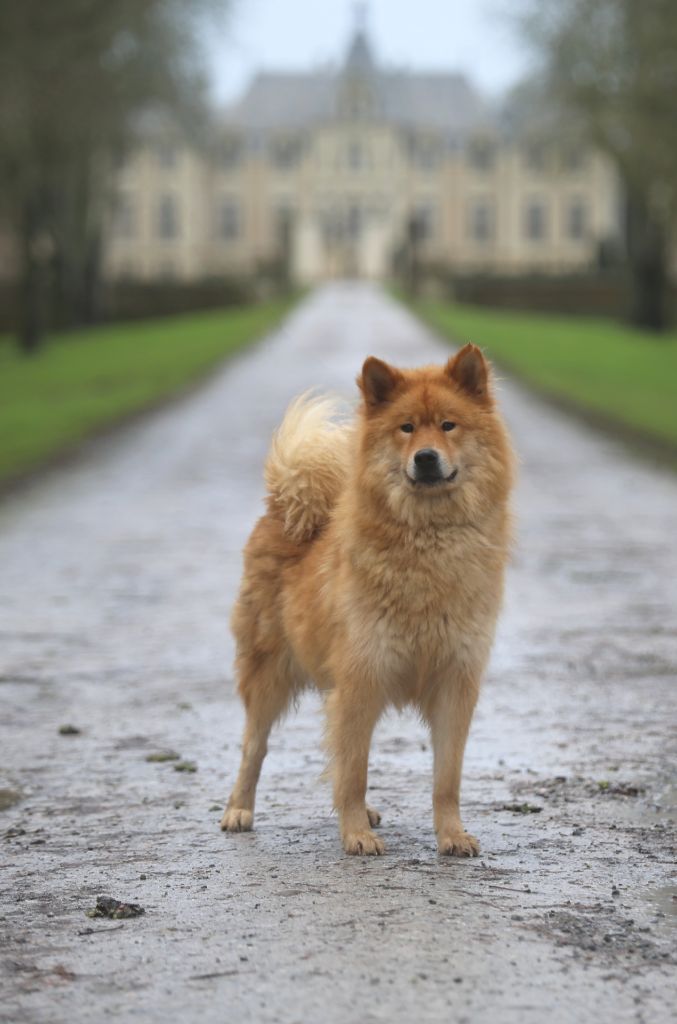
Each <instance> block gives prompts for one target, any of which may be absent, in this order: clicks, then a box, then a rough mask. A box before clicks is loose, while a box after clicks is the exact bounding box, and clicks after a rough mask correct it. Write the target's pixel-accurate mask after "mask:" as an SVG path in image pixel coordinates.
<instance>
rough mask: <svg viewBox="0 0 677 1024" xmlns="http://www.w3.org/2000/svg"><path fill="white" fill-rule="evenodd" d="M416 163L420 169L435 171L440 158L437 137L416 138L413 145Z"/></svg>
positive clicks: (439, 146) (440, 153)
mask: <svg viewBox="0 0 677 1024" xmlns="http://www.w3.org/2000/svg"><path fill="white" fill-rule="evenodd" d="M413 151H414V153H413V155H414V160H415V162H416V165H417V166H418V167H420V169H421V170H422V171H435V170H437V168H438V167H439V165H440V163H441V160H442V147H441V145H440V143H439V141H438V140H437V139H425V138H424V139H417V140H416V142H415V144H414V146H413Z"/></svg>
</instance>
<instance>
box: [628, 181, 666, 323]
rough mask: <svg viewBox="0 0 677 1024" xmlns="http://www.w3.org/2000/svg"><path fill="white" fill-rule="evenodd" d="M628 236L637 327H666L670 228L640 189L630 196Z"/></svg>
mask: <svg viewBox="0 0 677 1024" xmlns="http://www.w3.org/2000/svg"><path fill="white" fill-rule="evenodd" d="M627 236H628V257H629V261H630V269H631V273H632V285H633V288H632V306H631V310H630V319H631V321H632V323H634V324H635V325H636V326H637V327H643V328H645V329H647V330H650V331H664V330H665V328H666V327H667V326H668V323H669V319H670V315H669V314H670V310H669V308H668V307H669V297H670V288H669V285H670V281H669V274H668V251H669V247H668V238H667V232H666V230H665V227H664V226H663V225H662V224H660V223H659V222H658V221H657V219H656V218H655V216H652V214H651V211H650V209H649V204H648V202H647V200H646V197H645V196H642V195H638V194H637V193H630V194H629V196H628V205H627Z"/></svg>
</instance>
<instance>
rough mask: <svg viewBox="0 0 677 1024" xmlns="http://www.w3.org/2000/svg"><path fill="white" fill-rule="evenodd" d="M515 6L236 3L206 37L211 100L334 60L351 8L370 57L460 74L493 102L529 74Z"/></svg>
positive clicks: (420, 1)
mask: <svg viewBox="0 0 677 1024" xmlns="http://www.w3.org/2000/svg"><path fill="white" fill-rule="evenodd" d="M518 5H519V0H512V2H511V0H465V2H464V0H370V2H369V3H367V4H361V5H360V4H355V3H354V2H353V0H235V3H234V11H233V14H232V15H231V17H230V19H229V23H228V25H227V27H226V29H225V31H223V32H212V33H211V35H210V40H209V56H210V66H211V73H212V79H213V82H214V93H215V96H216V98H217V99H218V100H219V101H227V100H230V99H232V98H234V97H235V96H237V95H238V93H240V92H241V91H242V90H243V89H244V88H245V86H246V85H247V83H248V81H249V80H250V78H251V77H252V75H253V74H254V73H255V72H256V71H257V70H259V69H266V70H270V69H279V70H305V69H308V68H311V67H316V66H317V65H322V64H327V63H331V62H334V63H336V62H337V61H339V60H341V59H342V57H343V55H344V53H345V49H346V46H347V43H348V40H349V39H350V36H351V35H352V32H353V28H354V25H355V20H356V8H359V7H362V8H366V14H365V17H366V23H367V27H368V31H369V36H370V38H371V40H372V44H373V47H374V50H375V53H376V55H377V56H378V58H379V59H380V60H381V61H384V62H385V63H387V64H395V65H398V66H405V67H410V68H419V69H428V70H456V71H463V72H465V73H466V74H467V75H468V76H469V77H470V78H471V79H472V80H473V81H474V82H475V83H476V84H477V85H478V86H479V87H480V88H481V89H483V90H484V91H485V92H488V93H490V94H499V93H501V92H503V91H504V90H505V89H506V88H508V87H509V86H510V85H512V84H513V83H514V82H515V81H517V80H518V79H519V78H520V77H521V76H522V75H524V74H525V73H526V72H527V71H528V67H529V60H528V57H527V54H526V52H525V50H524V48H523V47H522V46H521V45H520V44H519V42H518V40H517V38H516V32H515V30H514V28H513V27H512V26H511V19H510V12H511V11H512V12H514V11H515V9H516V7H517V6H518Z"/></svg>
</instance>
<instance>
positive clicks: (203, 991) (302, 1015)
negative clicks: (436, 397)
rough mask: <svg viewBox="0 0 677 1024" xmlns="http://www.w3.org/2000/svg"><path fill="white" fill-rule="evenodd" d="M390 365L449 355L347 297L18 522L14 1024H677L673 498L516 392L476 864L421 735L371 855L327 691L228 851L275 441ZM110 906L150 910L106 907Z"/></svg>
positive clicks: (7, 769)
mask: <svg viewBox="0 0 677 1024" xmlns="http://www.w3.org/2000/svg"><path fill="white" fill-rule="evenodd" d="M464 340H465V339H464ZM367 353H374V354H377V355H381V356H384V357H386V358H390V359H392V360H393V361H395V362H397V361H401V362H402V363H405V364H409V365H412V364H416V363H419V362H422V361H426V360H432V359H438V358H440V357H441V356H442V355H443V348H442V346H441V345H440V344H439V343H438V342H437V341H435V340H434V339H433V338H432V337H431V336H430V334H428V333H427V331H426V330H425V329H424V328H422V327H421V326H420V325H418V324H417V323H415V322H414V321H413V320H412V319H411V318H410V316H409V315H408V314H407V313H406V312H404V311H403V310H402V309H401V308H400V307H399V306H397V305H395V304H394V303H393V302H392V301H391V300H390V299H388V298H387V297H386V296H384V295H383V294H382V293H380V292H378V291H376V290H375V289H372V288H371V287H368V286H363V285H349V284H338V285H333V286H331V287H327V288H325V289H323V290H321V291H319V292H317V293H315V294H314V295H312V296H311V297H310V298H309V299H307V300H306V301H305V302H304V304H303V305H302V306H301V307H300V308H299V309H298V310H297V311H296V312H295V313H294V314H293V315H292V316H291V318H290V319H289V320H288V321H287V323H286V324H285V325H284V327H283V328H282V329H281V330H279V331H278V332H277V333H276V334H275V335H274V336H271V337H270V338H268V339H266V340H265V341H264V342H263V343H261V344H260V345H258V346H257V347H255V348H254V349H252V350H251V351H250V352H249V353H247V354H245V355H244V356H241V357H240V358H238V359H237V360H236V361H234V362H232V363H231V364H230V365H229V366H227V367H225V368H224V369H223V370H222V371H220V372H219V373H218V374H217V375H216V376H215V377H214V378H213V379H212V380H211V381H210V382H209V383H208V384H207V385H206V386H205V387H204V388H203V389H202V390H201V391H200V392H199V393H197V394H193V395H192V396H190V397H189V398H187V399H185V400H184V401H181V402H179V403H177V404H176V405H175V406H173V407H171V408H169V409H166V410H164V411H162V412H160V413H157V414H155V415H153V416H152V417H151V418H149V419H147V420H146V421H145V422H143V423H141V424H136V425H134V426H133V427H130V428H129V429H127V430H125V431H122V432H120V433H118V434H117V435H116V436H115V437H114V438H112V439H110V440H108V441H107V442H105V443H102V442H100V443H98V444H96V445H94V446H92V449H91V451H90V452H89V453H85V455H84V457H83V458H82V459H81V460H79V461H78V463H77V464H76V465H73V466H71V467H70V468H68V469H62V470H61V471H59V472H58V473H54V474H52V475H50V476H49V477H48V478H45V479H43V480H42V481H41V482H39V483H37V484H35V485H34V486H33V487H31V488H30V490H27V491H25V492H24V493H22V494H20V495H16V496H15V497H13V498H12V499H11V500H7V501H5V502H4V504H3V505H2V506H0V790H1V792H0V807H3V808H4V809H3V810H2V811H0V986H1V989H2V998H1V1000H0V1019H1V1020H3V1021H13V1022H14V1021H16V1022H19V1021H20V1022H33V1021H35V1022H38V1021H40V1022H42V1021H55V1022H56V1021H73V1022H80V1021H91V1020H101V1019H106V1020H107V1019H111V1020H121V1021H127V1020H143V1021H152V1022H155V1021H158V1022H159V1021H167V1020H171V1021H182V1022H192V1021H201V1022H202V1021H204V1022H211V1021H214V1022H216V1021H219V1022H220V1021H223V1020H236V1021H256V1022H259V1021H260V1022H267V1021H284V1022H296V1021H298V1022H307V1021H310V1020H322V1021H329V1022H333V1021H347V1020H356V1019H358V1020H363V1021H380V1020H383V1021H391V1022H392V1021H407V1022H408V1021H410V1020H412V1019H413V1020H416V1021H419V1022H420V1021H458V1022H459V1024H460V1022H464V1021H468V1022H469V1021H474V1022H487V1024H489V1022H497V1021H498V1022H508V1024H510V1022H518V1021H519V1022H524V1021H526V1022H529V1024H532V1022H533V1024H540V1022H542V1021H544V1020H546V1019H547V1020H548V1021H549V1024H557V1022H560V1021H562V1022H563V1021H566V1022H570V1021H576V1022H586V1021H591V1022H592V1021H596V1022H599V1021H601V1022H606V1021H611V1020H613V1021H646V1022H649V1021H651V1022H653V1024H655V1022H659V1024H660V1022H663V1021H665V1022H667V1021H668V1020H670V1019H672V1018H671V1015H672V1013H673V1011H674V1006H675V1004H676V1002H677V988H676V986H675V981H674V978H675V974H676V973H677V972H675V967H674V964H675V945H674V943H675V931H674V914H675V908H676V902H675V893H676V892H677V890H676V889H675V887H674V886H675V877H674V863H675V856H674V832H673V823H674V810H675V777H674V773H673V774H672V775H671V773H670V769H671V765H672V766H673V767H674V763H675V761H674V755H675V748H674V723H675V720H676V718H675V713H676V711H677V707H676V704H677V701H676V694H675V677H676V675H677V620H676V618H675V607H676V605H677V601H676V598H677V554H676V551H675V543H674V540H675V521H676V519H677V480H676V479H675V478H674V477H671V476H669V475H667V474H664V473H662V472H661V471H659V470H657V469H653V468H652V467H649V466H645V465H642V464H639V463H638V462H636V461H634V460H633V459H631V458H630V457H629V456H628V455H626V453H625V452H624V451H623V450H622V449H621V448H620V446H618V445H616V444H615V443H614V442H611V441H609V440H607V439H605V438H602V437H600V436H597V435H594V434H592V433H591V432H589V430H588V429H587V428H585V427H583V426H580V425H578V424H576V423H574V422H573V421H571V420H569V419H567V418H565V417H564V416H563V415H562V414H560V413H557V412H554V411H552V410H551V409H549V408H548V407H547V406H545V405H543V404H541V403H540V402H539V401H538V400H536V399H534V398H533V397H531V396H528V395H526V394H525V393H524V392H522V391H521V390H520V389H519V388H518V387H516V386H515V385H513V384H509V383H508V382H504V383H503V385H502V387H501V393H502V401H503V403H504V407H505V410H506V413H507V416H508V419H509V421H510V424H511V426H512V429H513V431H514V435H515V439H516V443H517V447H518V449H519V451H520V454H521V457H522V463H523V466H522V474H521V483H520V488H519V494H518V513H519V520H520V544H519V549H518V552H517V554H516V557H515V564H514V566H513V568H512V570H511V574H510V582H509V593H508V599H507V604H506V609H505V614H504V616H503V619H502V622H501V628H500V636H499V640H498V643H497V646H496V650H495V656H494V658H493V661H492V665H491V670H490V672H489V675H488V678H487V680H486V684H485V688H484V693H483V697H482V700H481V703H480V708H479V711H478V714H477V716H476V719H475V723H474V726H473V730H472V733H471V739H470V743H469V748H468V753H467V757H466V775H465V787H464V796H465V822H466V825H467V827H468V828H469V829H470V830H471V831H472V832H474V833H475V834H476V835H478V836H479V837H480V839H481V842H482V850H483V853H482V856H481V857H480V858H479V859H478V860H475V861H467V862H464V861H457V860H440V859H438V857H437V855H436V853H435V845H434V841H433V835H432V827H431V820H430V819H431V815H430V813H429V811H428V810H427V808H428V805H429V802H430V774H431V772H430V760H431V755H430V751H429V749H428V742H427V737H426V734H425V731H424V730H423V728H422V727H421V726H420V725H419V724H418V723H417V722H416V721H415V720H413V719H412V718H410V717H408V716H407V715H405V716H402V717H397V716H394V717H392V718H389V719H388V720H387V721H386V722H385V723H384V724H383V725H382V727H380V728H379V730H378V732H377V736H376V741H375V745H374V751H373V768H372V772H371V776H370V782H371V787H370V798H371V801H372V802H373V803H374V804H376V805H377V806H378V807H379V808H380V810H381V811H382V812H383V818H384V824H383V833H384V838H385V840H386V843H387V847H388V852H387V855H386V856H385V857H383V858H380V859H378V860H375V861H374V860H369V861H361V860H359V859H350V858H346V857H344V856H343V855H342V853H341V849H340V845H339V842H338V836H337V827H336V822H335V819H334V817H333V816H332V814H331V811H330V795H329V791H328V787H327V785H326V783H324V782H322V781H321V780H320V777H319V776H320V773H321V769H322V755H321V750H320V743H319V740H320V731H321V718H320V714H319V707H318V703H317V700H316V699H315V698H313V697H309V698H308V699H306V700H304V703H303V705H302V707H301V710H300V712H299V714H298V715H297V716H296V717H292V718H290V719H289V720H288V721H287V722H286V723H285V724H284V726H283V727H282V728H281V729H279V730H278V731H277V732H275V733H274V735H273V739H272V743H271V751H270V755H269V758H268V760H267V763H266V765H265V768H264V775H263V779H262V783H261V787H260V790H259V794H260V795H259V803H258V815H257V825H258V828H257V831H256V832H255V833H253V834H250V835H236V836H233V835H223V834H221V833H220V832H219V830H218V821H219V812H220V810H221V805H222V801H223V799H224V797H225V796H226V794H227V791H228V788H229V784H230V782H231V780H232V777H233V773H234V771H235V769H236V767H237V761H238V743H239V737H240V729H241V724H242V715H241V711H240V707H239V704H238V702H237V699H236V698H235V697H234V692H233V684H232V678H231V669H230V665H231V658H232V645H231V640H230V638H229V635H228V632H227V628H226V624H227V618H228V612H229V606H230V604H231V601H232V599H233V596H234V592H235V588H236V586H237V581H238V575H239V569H240V550H241V547H242V544H243V542H244V540H245V538H246V535H247V533H248V531H249V529H250V527H251V525H252V523H253V521H254V518H255V516H256V515H257V513H258V510H259V508H260V500H261V482H260V480H261V464H262V460H263V457H264V453H265V449H266V446H267V442H268V438H269V435H270V432H271V430H272V429H273V427H274V426H275V424H276V423H277V422H278V420H279V418H280V415H281V413H282V411H283V409H284V407H285V404H286V403H287V401H288V400H289V399H290V398H291V397H292V395H294V394H295V393H297V392H298V391H300V390H303V389H304V388H306V387H309V386H320V387H331V388H333V389H335V390H341V391H345V392H346V393H351V392H352V381H353V379H354V377H355V374H356V373H357V371H358V368H359V366H360V364H361V361H362V359H363V357H364V356H365V355H366V354H367ZM64 725H72V726H73V727H75V728H77V729H78V730H80V731H79V733H77V734H74V735H62V734H61V733H60V732H59V729H60V727H61V726H64ZM671 737H672V738H671ZM671 744H672V746H671ZM161 752H175V753H176V754H178V755H180V757H181V762H178V764H177V762H176V761H174V760H148V758H149V756H150V755H154V754H158V753H161ZM185 762H189V765H188V766H189V767H191V763H192V764H193V766H194V767H196V769H197V770H196V771H190V770H188V771H176V770H175V769H176V768H177V766H181V764H183V765H184V767H185ZM17 797H18V798H19V799H18V801H17V802H13V801H14V800H16V798H17ZM536 808H538V810H536ZM525 812H528V813H525ZM99 894H107V895H112V896H115V897H117V898H119V899H124V900H131V901H134V902H136V903H140V904H142V905H143V906H144V907H145V909H146V913H145V914H144V916H142V917H139V918H136V919H134V920H125V921H107V920H100V919H94V920H92V919H89V918H87V917H86V916H85V911H86V910H87V909H88V908H90V907H92V906H94V904H95V902H96V897H97V895H99Z"/></svg>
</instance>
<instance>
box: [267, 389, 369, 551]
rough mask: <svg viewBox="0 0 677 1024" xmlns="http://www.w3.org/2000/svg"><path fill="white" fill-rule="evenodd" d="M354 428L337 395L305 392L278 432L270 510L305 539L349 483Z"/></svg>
mask: <svg viewBox="0 0 677 1024" xmlns="http://www.w3.org/2000/svg"><path fill="white" fill-rule="evenodd" d="M353 436H354V428H353V426H352V424H351V423H350V422H347V421H346V420H345V413H344V409H343V408H342V403H341V402H340V400H339V399H337V398H332V397H328V396H314V395H312V394H309V393H306V394H304V395H301V396H300V397H299V398H297V399H295V400H294V401H293V402H292V404H291V405H290V406H289V408H288V409H287V412H286V414H285V417H284V419H283V421H282V423H281V424H280V427H279V428H278V430H277V431H276V433H275V435H274V436H273V441H272V444H271V448H270V452H269V454H268V459H267V461H266V468H265V480H266V485H267V488H268V495H269V497H268V503H269V507H270V510H271V511H272V512H274V513H275V514H277V515H278V516H280V517H281V519H282V521H283V523H284V531H285V533H286V534H287V536H288V537H289V538H290V539H291V540H293V541H295V542H297V543H299V544H301V543H303V542H304V541H308V540H310V539H311V538H312V537H313V536H314V535H315V534H316V533H317V532H318V531H319V530H321V529H322V527H323V526H325V525H326V523H327V522H328V521H329V517H330V515H331V511H332V509H333V508H334V506H335V505H336V502H337V500H338V497H339V495H340V493H341V491H342V489H343V487H344V484H345V481H346V477H347V470H348V464H349V461H350V451H351V441H352V438H353Z"/></svg>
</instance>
